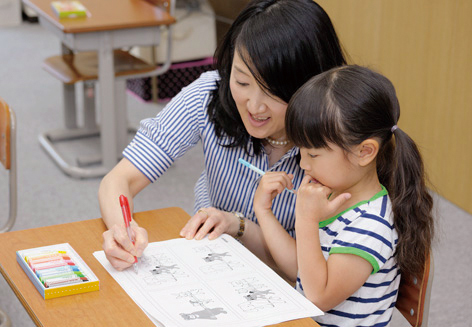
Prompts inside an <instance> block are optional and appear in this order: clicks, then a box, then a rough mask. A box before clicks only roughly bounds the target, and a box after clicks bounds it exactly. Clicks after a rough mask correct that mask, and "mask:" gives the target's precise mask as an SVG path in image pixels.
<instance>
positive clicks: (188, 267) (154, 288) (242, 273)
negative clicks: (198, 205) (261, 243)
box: [94, 234, 323, 327]
mask: <svg viewBox="0 0 472 327" xmlns="http://www.w3.org/2000/svg"><path fill="white" fill-rule="evenodd" d="M94 256H95V257H96V258H97V260H98V261H100V263H101V264H102V265H103V266H104V267H105V268H106V270H107V271H108V272H109V273H110V274H111V275H112V276H113V278H114V279H115V280H116V281H117V282H118V284H120V285H121V287H123V289H124V290H125V291H126V292H127V293H128V294H129V296H130V297H131V298H132V299H133V300H134V301H135V302H136V303H137V304H138V305H139V307H141V308H142V309H143V310H144V312H145V313H146V314H147V315H148V316H149V317H150V318H151V320H152V321H153V322H154V323H155V324H156V325H157V326H173V327H174V326H175V327H190V326H191V327H199V326H202V327H209V326H210V327H211V326H230V327H239V326H240V327H251V326H264V325H270V324H276V323H280V322H283V321H287V320H293V319H298V318H305V317H312V316H317V315H322V314H323V312H322V311H321V310H319V309H318V308H317V307H316V306H315V305H314V304H313V303H311V302H310V301H308V300H307V299H306V298H305V297H304V296H303V295H301V294H300V293H298V292H297V291H296V290H295V289H294V288H293V287H292V286H290V285H289V284H288V283H287V282H285V281H284V280H283V279H282V278H281V277H280V276H278V275H277V274H276V273H275V272H274V271H273V270H271V269H270V268H269V267H268V266H266V265H265V264H264V263H263V262H262V261H260V260H259V259H258V258H257V257H256V256H255V255H253V254H252V253H251V252H250V251H249V250H247V249H246V248H245V247H244V246H243V245H242V244H240V243H239V242H238V241H236V240H235V239H234V238H233V237H231V236H229V235H226V234H224V235H222V236H220V237H219V238H217V239H216V240H212V241H210V240H208V239H207V238H205V239H203V240H200V241H197V240H186V239H184V238H180V239H174V240H169V241H163V242H155V243H150V244H149V246H148V247H147V248H146V250H145V252H144V255H143V256H142V257H141V258H139V262H138V267H139V271H138V274H136V273H135V272H134V271H133V268H132V267H130V268H129V269H127V270H124V271H118V270H115V269H114V268H113V267H112V266H111V264H110V263H109V262H108V260H107V259H106V257H105V254H104V252H103V251H97V252H95V253H94Z"/></svg>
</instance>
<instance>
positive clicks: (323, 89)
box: [285, 66, 434, 274]
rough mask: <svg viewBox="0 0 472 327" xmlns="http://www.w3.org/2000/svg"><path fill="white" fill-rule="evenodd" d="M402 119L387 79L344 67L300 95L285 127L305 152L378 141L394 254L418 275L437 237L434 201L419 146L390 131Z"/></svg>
mask: <svg viewBox="0 0 472 327" xmlns="http://www.w3.org/2000/svg"><path fill="white" fill-rule="evenodd" d="M399 118H400V105H399V103H398V99H397V96H396V93H395V88H394V87H393V85H392V83H391V82H390V81H389V80H388V79H387V78H386V77H384V76H382V75H381V74H379V73H376V72H374V71H372V70H370V69H368V68H365V67H360V66H343V67H338V68H334V69H332V70H330V71H327V72H325V73H323V74H320V75H318V76H315V77H313V78H312V79H311V80H310V81H308V82H307V83H306V84H305V85H303V86H302V87H301V88H300V89H299V90H298V91H297V92H296V94H295V95H294V96H293V98H292V100H291V101H290V103H289V105H288V108H287V113H286V117H285V126H286V130H287V137H288V138H289V139H290V140H292V141H293V142H294V144H295V145H297V146H299V147H303V148H327V147H328V143H333V144H336V145H337V146H339V147H341V148H342V149H344V150H345V151H347V152H348V151H349V149H350V148H351V147H352V146H355V145H358V144H360V143H362V142H363V141H364V140H366V139H369V138H375V139H376V140H378V141H379V145H380V146H379V153H378V156H377V173H378V177H379V180H380V183H382V184H383V185H384V186H385V187H386V189H387V190H388V192H389V196H390V199H391V201H392V210H393V215H394V224H395V228H396V230H397V231H398V244H397V248H396V254H395V255H396V257H397V262H398V264H399V266H400V269H401V270H402V272H406V273H411V274H417V273H420V272H421V271H422V268H423V265H424V263H425V260H426V257H427V256H428V255H429V251H430V248H431V243H432V239H433V235H434V220H433V215H432V208H433V200H432V197H431V195H430V193H429V191H428V189H427V188H426V183H425V180H426V177H425V172H424V167H423V161H422V158H421V154H420V152H419V150H418V148H417V146H416V144H415V142H414V141H413V140H412V139H411V138H410V137H409V136H408V135H407V134H406V133H405V132H403V131H402V130H401V129H395V128H394V129H392V127H393V126H396V125H397V122H398V119H399ZM392 130H393V131H392ZM393 135H394V136H395V137H393Z"/></svg>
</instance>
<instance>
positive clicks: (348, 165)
mask: <svg viewBox="0 0 472 327" xmlns="http://www.w3.org/2000/svg"><path fill="white" fill-rule="evenodd" d="M328 145H329V147H330V149H326V148H320V149H315V148H300V155H301V160H300V167H301V168H302V169H303V170H304V171H305V174H306V175H309V176H310V177H312V178H313V179H315V182H318V183H321V184H323V185H324V186H327V187H329V188H330V189H332V190H334V191H339V192H345V191H347V190H348V189H349V188H351V187H352V186H353V185H354V184H355V183H356V176H357V173H356V172H357V170H356V169H355V167H356V165H355V164H354V162H353V158H352V156H353V154H351V153H346V151H344V150H343V149H342V148H340V147H339V146H337V145H334V144H332V143H329V144H328Z"/></svg>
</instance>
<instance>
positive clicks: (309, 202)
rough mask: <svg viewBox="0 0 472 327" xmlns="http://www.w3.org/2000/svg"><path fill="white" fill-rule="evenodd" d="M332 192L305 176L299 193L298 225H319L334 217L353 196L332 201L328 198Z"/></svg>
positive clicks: (296, 213)
mask: <svg viewBox="0 0 472 327" xmlns="http://www.w3.org/2000/svg"><path fill="white" fill-rule="evenodd" d="M332 192H333V191H332V190H331V189H330V188H329V187H326V186H324V185H323V184H320V183H318V182H313V178H312V177H310V176H305V177H304V178H303V180H302V182H301V184H300V187H299V189H298V191H297V203H296V205H295V217H297V218H296V225H297V222H298V223H303V222H306V223H309V224H310V225H312V224H314V223H315V224H318V223H319V222H320V221H323V220H325V219H328V218H331V217H333V216H334V215H335V214H337V213H338V212H339V210H340V208H341V206H342V205H343V204H344V203H345V202H346V201H347V200H348V199H349V198H350V197H351V194H349V193H343V194H340V195H338V196H336V197H335V198H334V199H331V200H330V199H328V198H329V195H330V194H331V193H332Z"/></svg>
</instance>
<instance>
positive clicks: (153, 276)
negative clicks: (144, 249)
mask: <svg viewBox="0 0 472 327" xmlns="http://www.w3.org/2000/svg"><path fill="white" fill-rule="evenodd" d="M139 265H140V268H141V271H144V272H145V276H144V277H143V281H144V282H145V283H146V284H148V285H163V284H168V283H175V282H177V281H178V280H179V279H182V278H185V277H188V274H187V273H185V272H184V271H182V269H181V267H180V266H179V265H178V264H177V263H176V262H175V261H173V260H172V259H171V258H170V256H169V255H168V254H167V253H163V252H158V253H156V254H152V255H145V256H143V257H141V258H140V263H139Z"/></svg>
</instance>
